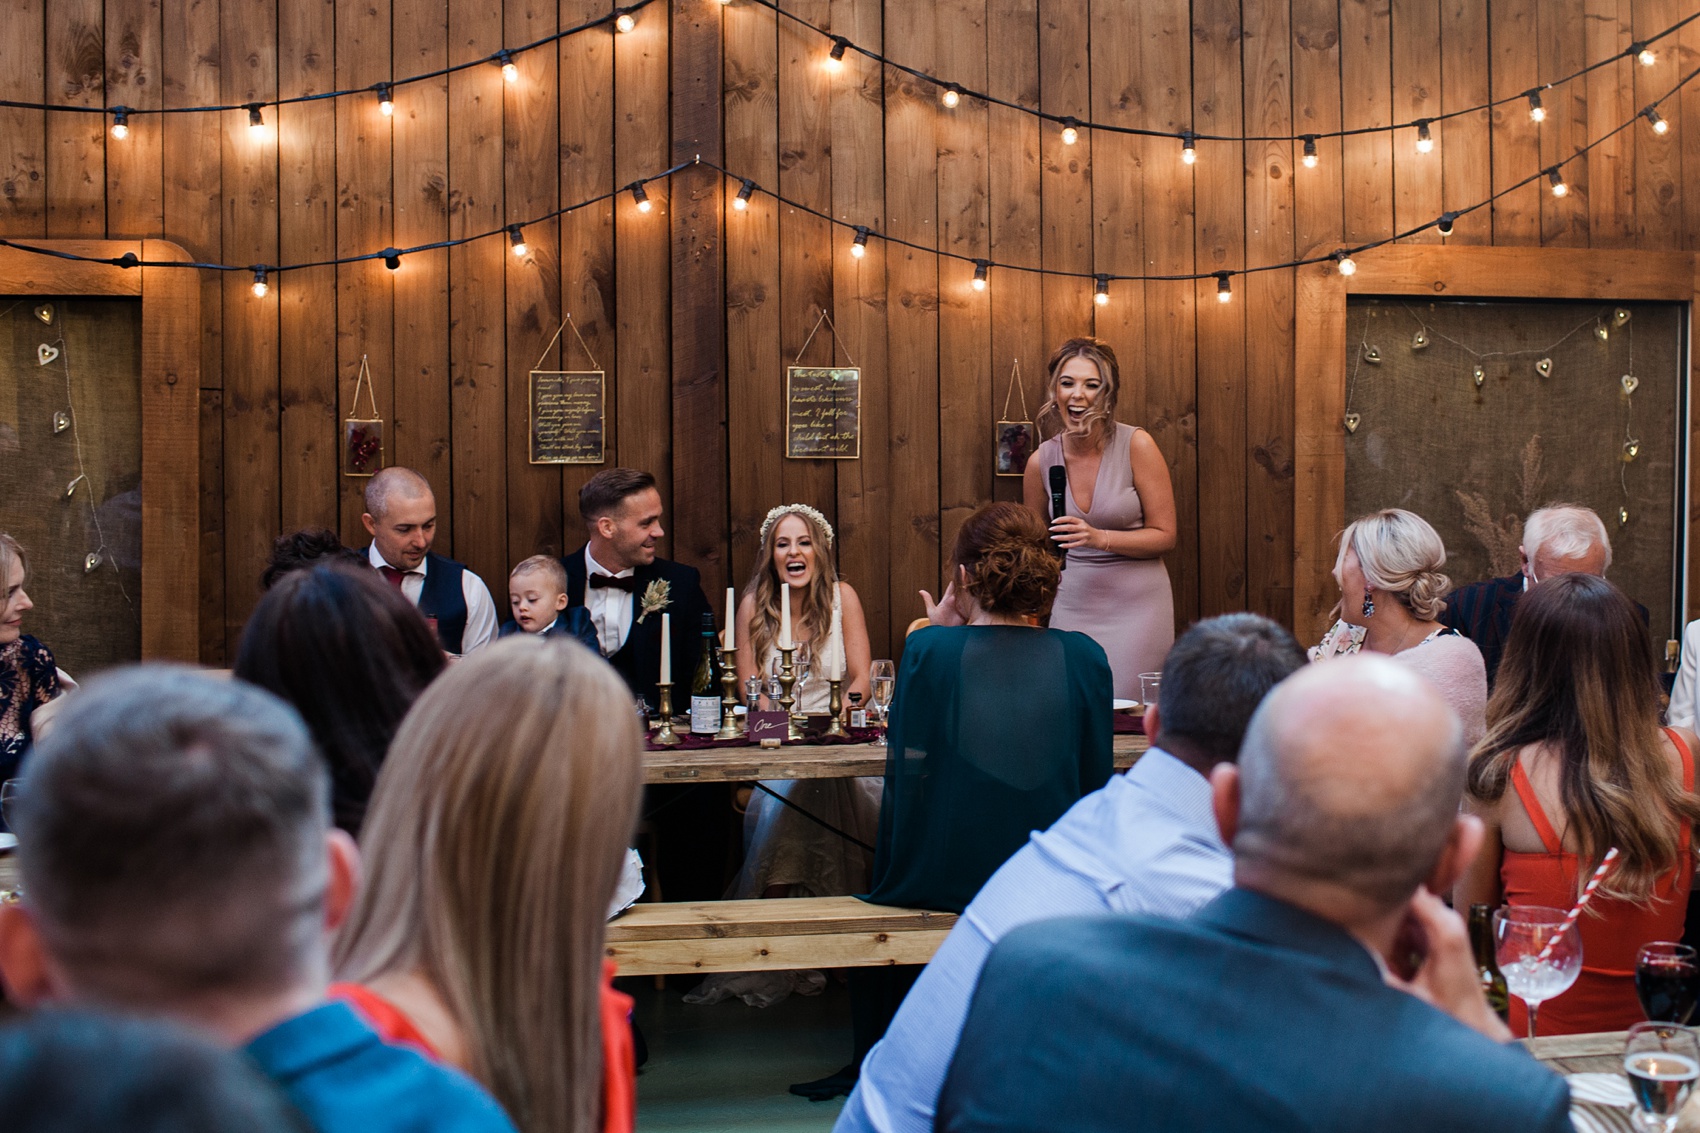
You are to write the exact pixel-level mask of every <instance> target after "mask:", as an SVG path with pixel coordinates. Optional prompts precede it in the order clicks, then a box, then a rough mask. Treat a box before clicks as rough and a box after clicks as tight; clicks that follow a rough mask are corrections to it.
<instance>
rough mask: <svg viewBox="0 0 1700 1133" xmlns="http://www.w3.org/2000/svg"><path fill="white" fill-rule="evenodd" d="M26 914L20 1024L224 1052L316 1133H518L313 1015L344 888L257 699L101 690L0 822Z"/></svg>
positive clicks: (320, 1003)
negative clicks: (130, 1021)
mask: <svg viewBox="0 0 1700 1133" xmlns="http://www.w3.org/2000/svg"><path fill="white" fill-rule="evenodd" d="M12 806H13V810H12V813H13V817H14V820H15V824H16V827H17V834H18V859H19V865H20V867H21V869H22V873H23V890H24V893H25V894H26V896H25V899H24V903H23V904H21V905H0V977H3V978H4V980H5V985H6V991H7V994H8V996H9V997H10V998H11V1000H12V1001H13V1002H14V1003H18V1004H21V1005H23V1006H26V1007H34V1006H37V1005H42V1004H70V1005H76V1006H83V1007H91V1008H97V1009H101V1010H106V1011H112V1012H116V1013H119V1014H125V1015H136V1016H143V1017H154V1018H163V1019H167V1020H171V1021H174V1022H177V1023H181V1024H186V1025H188V1026H189V1027H191V1028H193V1029H195V1030H197V1031H201V1032H203V1033H205V1034H208V1035H210V1036H212V1037H214V1038H215V1039H217V1040H218V1041H220V1042H222V1043H223V1044H225V1045H227V1046H231V1047H240V1048H241V1049H242V1050H243V1052H244V1053H245V1054H246V1055H247V1056H248V1058H249V1060H250V1061H251V1062H253V1063H254V1064H255V1065H257V1066H258V1067H259V1068H260V1070H261V1071H262V1072H264V1073H265V1074H266V1076H267V1077H269V1078H271V1080H272V1081H273V1082H275V1083H276V1084H277V1086H278V1087H279V1088H280V1089H281V1090H282V1091H283V1093H284V1094H285V1095H286V1096H287V1097H288V1099H289V1100H290V1102H291V1103H293V1105H294V1106H295V1108H296V1109H298V1110H299V1111H300V1112H301V1114H302V1115H303V1116H304V1117H305V1118H307V1120H308V1122H310V1123H311V1126H312V1127H313V1128H314V1129H316V1130H317V1131H318V1133H386V1131H393V1133H430V1131H434V1130H442V1131H444V1133H512V1131H513V1125H512V1123H510V1122H509V1121H508V1119H507V1117H506V1116H505V1115H504V1114H503V1113H502V1110H501V1107H500V1106H498V1105H497V1104H496V1103H495V1101H493V1100H492V1099H491V1098H490V1097H489V1095H487V1094H485V1093H484V1091H483V1090H481V1089H479V1088H478V1087H477V1086H476V1085H474V1084H473V1083H472V1082H471V1081H469V1080H468V1079H466V1078H464V1077H462V1076H461V1075H460V1074H457V1073H455V1072H454V1071H452V1070H447V1069H444V1068H443V1067H440V1066H438V1065H436V1064H434V1063H431V1062H428V1061H426V1059H425V1058H423V1057H422V1056H421V1055H419V1054H418V1053H416V1052H414V1051H412V1050H410V1049H405V1048H402V1047H395V1046H389V1045H386V1044H385V1043H384V1042H383V1041H382V1040H381V1039H380V1038H379V1037H378V1035H377V1033H376V1032H374V1031H373V1030H372V1029H371V1028H370V1027H369V1026H367V1025H366V1024H365V1023H364V1022H362V1021H361V1019H360V1018H359V1017H358V1016H357V1015H356V1014H355V1013H354V1012H353V1011H352V1010H350V1009H349V1008H348V1007H347V1006H346V1005H345V1004H342V1003H337V1002H327V1001H326V999H325V989H326V982H327V971H328V968H329V945H330V938H331V936H332V934H333V933H335V931H336V929H337V926H338V924H339V923H340V922H341V920H342V918H343V917H344V916H345V915H346V913H347V911H348V907H349V904H350V902H351V900H352V898H353V893H354V886H355V878H356V875H357V873H358V866H357V863H356V851H355V849H354V843H353V842H352V841H351V840H350V839H349V837H348V835H346V834H344V833H343V832H342V831H340V830H337V829H335V828H333V827H332V826H331V822H330V779H329V775H328V773H327V772H326V770H325V767H324V762H323V760H322V759H321V758H320V756H319V753H318V752H317V751H316V750H315V749H314V747H313V743H312V741H311V739H309V738H308V735H307V729H306V726H305V725H303V724H302V723H301V719H300V717H298V716H297V715H296V714H295V712H294V711H293V710H292V709H290V708H289V707H288V706H287V705H285V704H284V703H283V702H282V701H280V700H278V699H277V698H276V697H274V696H272V695H271V694H270V693H267V692H263V691H262V690H260V689H258V688H256V687H254V686H253V685H249V684H245V683H243V682H241V681H228V680H217V679H214V678H212V677H208V676H204V675H201V674H198V673H195V672H193V671H191V670H189V669H180V668H175V667H154V668H142V667H136V668H131V669H125V670H120V671H118V672H116V673H113V674H110V675H108V676H105V677H103V678H98V679H97V680H96V681H94V682H93V683H91V684H90V685H89V687H88V688H86V689H85V690H84V691H82V692H81V693H79V694H78V696H77V698H76V699H75V700H74V701H73V702H72V703H70V704H69V705H68V706H67V707H66V709H65V711H64V713H63V714H62V715H61V716H60V718H59V720H58V722H57V724H56V726H55V728H54V730H53V733H52V735H50V736H48V737H46V738H45V739H43V741H42V742H41V744H40V745H39V746H38V747H37V748H36V749H35V752H34V753H33V755H32V756H31V759H30V764H29V769H28V771H27V772H26V773H25V776H24V781H23V785H22V790H21V793H20V795H19V797H18V800H17V801H16V802H15V803H13V804H12Z"/></svg>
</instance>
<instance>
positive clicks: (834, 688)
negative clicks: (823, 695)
mask: <svg viewBox="0 0 1700 1133" xmlns="http://www.w3.org/2000/svg"><path fill="white" fill-rule="evenodd" d="M827 688H828V690H829V691H828V693H827V696H828V700H827V705H826V706H827V709H828V710H829V711H830V712H831V713H832V722H831V723H830V724H828V725H827V726H826V734H827V735H829V736H833V737H835V738H844V737H847V736H848V735H849V734H850V733H849V732H846V731H845V730H844V721H843V720H841V719H839V717H840V716H842V715H843V714H844V682H843V681H842V680H836V681H828V682H827Z"/></svg>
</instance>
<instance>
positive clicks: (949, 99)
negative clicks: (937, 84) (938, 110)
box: [939, 87, 962, 110]
mask: <svg viewBox="0 0 1700 1133" xmlns="http://www.w3.org/2000/svg"><path fill="white" fill-rule="evenodd" d="M939 101H940V102H942V103H944V107H945V109H946V110H955V109H956V108H957V106H958V105H959V104H960V103H961V102H962V92H961V91H959V90H957V89H956V88H955V87H945V88H944V93H943V94H941V95H939Z"/></svg>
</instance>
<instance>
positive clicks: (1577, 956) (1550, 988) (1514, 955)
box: [1493, 905, 1582, 1038]
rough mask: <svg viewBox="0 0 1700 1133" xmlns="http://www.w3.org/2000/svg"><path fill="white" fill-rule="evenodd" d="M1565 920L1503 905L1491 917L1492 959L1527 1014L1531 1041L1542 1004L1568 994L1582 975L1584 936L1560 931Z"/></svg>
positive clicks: (1541, 909)
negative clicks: (1493, 956) (1536, 1017)
mask: <svg viewBox="0 0 1700 1133" xmlns="http://www.w3.org/2000/svg"><path fill="white" fill-rule="evenodd" d="M1567 915H1568V914H1567V913H1566V912H1565V911H1564V910H1563V909H1552V908H1548V907H1546V906H1544V905H1516V906H1511V905H1507V906H1505V907H1504V908H1501V909H1498V910H1496V911H1495V912H1494V914H1493V940H1494V955H1495V958H1496V959H1497V960H1498V961H1499V970H1500V973H1501V974H1502V975H1503V976H1504V977H1505V986H1506V988H1507V989H1509V990H1510V992H1511V994H1512V995H1515V996H1516V997H1517V998H1518V999H1521V1000H1522V1001H1523V1003H1524V1005H1525V1006H1527V1007H1528V1009H1529V1037H1530V1038H1534V1037H1535V1016H1536V1014H1537V1013H1538V1012H1539V1011H1540V1007H1541V1004H1543V1003H1545V1002H1546V1001H1547V1000H1549V999H1551V998H1553V997H1554V996H1556V995H1561V994H1563V993H1564V992H1566V991H1569V990H1570V985H1571V984H1573V983H1575V982H1576V976H1577V974H1578V973H1580V972H1581V971H1582V934H1581V931H1580V930H1579V929H1577V928H1576V927H1575V926H1572V927H1571V928H1570V929H1569V930H1568V931H1566V932H1564V933H1562V934H1561V933H1560V932H1559V928H1560V926H1562V925H1563V924H1564V919H1565V917H1566V916H1567Z"/></svg>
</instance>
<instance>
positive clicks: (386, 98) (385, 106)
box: [378, 83, 395, 118]
mask: <svg viewBox="0 0 1700 1133" xmlns="http://www.w3.org/2000/svg"><path fill="white" fill-rule="evenodd" d="M378 113H379V114H382V115H383V116H384V117H385V118H388V117H390V116H391V115H393V114H394V113H395V99H393V98H391V97H390V84H388V83H379V84H378Z"/></svg>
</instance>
